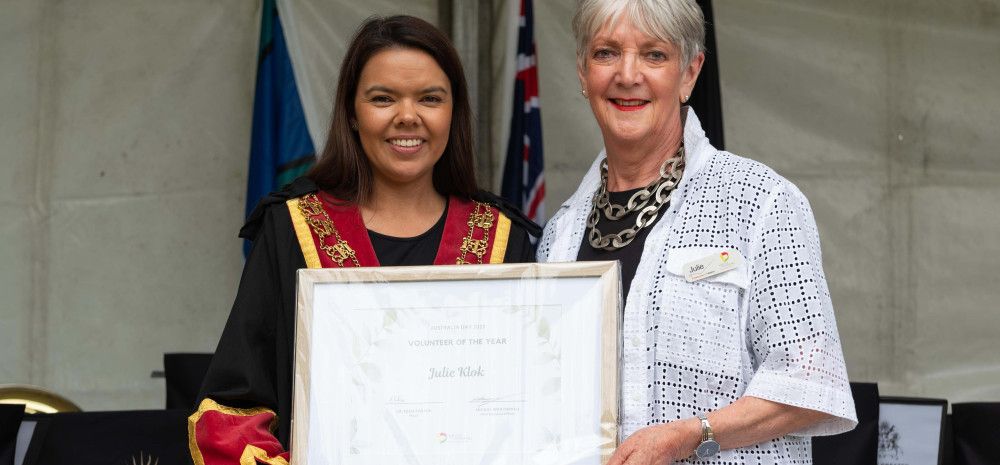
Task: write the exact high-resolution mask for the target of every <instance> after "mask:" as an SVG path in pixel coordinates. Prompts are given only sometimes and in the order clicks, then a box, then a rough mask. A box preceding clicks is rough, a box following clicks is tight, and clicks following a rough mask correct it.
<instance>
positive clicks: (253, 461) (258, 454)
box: [240, 444, 288, 465]
mask: <svg viewBox="0 0 1000 465" xmlns="http://www.w3.org/2000/svg"><path fill="white" fill-rule="evenodd" d="M258 461H260V462H264V463H266V464H268V465H288V461H287V460H285V458H284V457H278V456H275V457H271V456H269V455H267V451H265V450H264V449H261V448H260V447H257V446H254V445H251V444H247V446H246V447H245V448H243V455H241V456H240V465H257V462H258Z"/></svg>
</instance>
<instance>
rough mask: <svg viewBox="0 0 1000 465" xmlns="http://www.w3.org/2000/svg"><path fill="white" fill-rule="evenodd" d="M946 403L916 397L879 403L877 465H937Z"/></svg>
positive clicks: (890, 399) (940, 454) (884, 400)
mask: <svg viewBox="0 0 1000 465" xmlns="http://www.w3.org/2000/svg"><path fill="white" fill-rule="evenodd" d="M947 411H948V401H946V400H944V399H922V398H915V397H887V396H883V397H881V398H880V399H879V425H878V463H879V465H940V464H941V463H943V461H942V459H943V457H944V454H942V447H941V445H942V443H943V441H944V433H945V429H944V419H945V415H946V414H947Z"/></svg>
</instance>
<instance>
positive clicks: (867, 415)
mask: <svg viewBox="0 0 1000 465" xmlns="http://www.w3.org/2000/svg"><path fill="white" fill-rule="evenodd" d="M851 394H852V395H853V396H854V408H855V409H856V410H857V413H858V426H857V427H856V428H854V429H853V430H851V431H848V432H846V433H843V434H838V435H835V436H818V437H814V438H813V439H812V452H813V464H814V465H847V464H850V465H865V464H871V465H875V464H876V463H878V411H879V404H878V403H879V395H878V385H877V384H875V383H851Z"/></svg>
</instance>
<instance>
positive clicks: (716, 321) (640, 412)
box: [538, 107, 857, 464]
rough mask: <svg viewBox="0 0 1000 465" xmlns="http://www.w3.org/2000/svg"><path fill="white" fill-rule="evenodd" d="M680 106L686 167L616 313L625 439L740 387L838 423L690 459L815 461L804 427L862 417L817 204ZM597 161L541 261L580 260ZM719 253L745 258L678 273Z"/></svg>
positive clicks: (719, 403)
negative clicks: (712, 137)
mask: <svg viewBox="0 0 1000 465" xmlns="http://www.w3.org/2000/svg"><path fill="white" fill-rule="evenodd" d="M683 111H687V117H686V123H685V128H684V147H685V151H686V157H687V158H686V168H685V171H684V176H683V178H682V179H681V182H680V184H679V185H678V187H677V189H676V190H675V191H674V193H673V197H672V198H671V202H670V205H669V206H668V208H667V209H666V211H665V212H663V213H662V215H664V216H663V218H662V219H660V221H658V222H657V223H656V225H654V226H653V229H652V230H651V231H650V233H649V236H648V237H647V239H646V243H645V246H644V248H643V251H642V258H641V260H640V262H639V266H638V268H637V270H636V274H635V279H634V280H633V282H632V288H631V290H630V291H629V294H628V300H627V302H628V303H627V305H626V307H625V310H624V327H623V330H622V331H623V335H624V337H623V341H624V347H623V353H622V361H621V363H622V372H621V373H622V390H621V396H622V397H621V426H622V429H621V437H622V439H624V438H626V437H628V436H629V435H631V434H632V433H634V432H635V431H636V430H638V429H640V428H642V427H644V426H647V425H650V424H655V423H663V422H668V421H673V420H677V419H683V418H690V417H692V416H695V415H697V414H699V413H703V412H709V411H713V410H717V409H719V408H721V407H724V406H726V405H728V404H730V403H732V402H733V401H735V400H736V399H738V398H739V397H741V396H745V395H748V396H754V397H758V398H762V399H767V400H771V401H774V402H779V403H783V404H788V405H794V406H797V407H804V408H808V409H812V410H818V411H821V412H826V413H829V414H831V415H833V419H832V420H831V421H827V422H824V423H821V424H817V425H814V426H812V427H810V428H808V429H806V430H804V431H798V432H796V433H795V435H789V436H785V437H781V438H778V439H775V440H772V441H768V442H765V443H761V444H757V445H754V446H749V447H744V448H739V449H733V450H726V451H722V452H721V453H720V454H719V455H717V456H715V457H713V458H712V459H708V460H699V461H696V463H704V464H734V463H738V464H743V463H746V464H808V463H812V454H811V444H810V440H809V436H814V435H828V434H837V433H841V432H844V431H847V430H850V429H851V428H853V427H854V426H855V425H856V424H857V416H856V414H855V410H854V401H853V398H852V397H851V391H850V386H849V383H848V378H847V370H846V367H845V365H844V357H843V350H842V349H841V344H840V337H839V335H838V333H837V324H836V320H835V318H834V314H833V306H832V304H831V302H830V292H829V290H828V289H827V285H826V278H825V277H824V275H823V266H822V257H821V253H820V245H819V234H818V233H817V230H816V224H815V220H814V219H813V213H812V210H811V208H810V207H809V202H808V201H807V200H806V198H805V196H804V195H803V194H802V192H800V191H799V190H798V188H796V187H795V186H794V185H793V184H792V183H791V182H789V181H788V180H786V179H784V178H782V177H781V176H779V175H778V174H776V173H775V172H774V171H772V170H771V169H770V168H768V167H766V166H764V165H762V164H760V163H757V162H754V161H752V160H748V159H746V158H742V157H738V156H736V155H733V154H731V153H728V152H723V151H719V150H716V149H715V148H714V147H712V145H711V144H710V143H709V141H708V139H707V138H706V137H705V133H704V131H703V130H702V128H701V123H700V122H699V121H698V117H697V116H696V115H695V114H694V111H693V110H691V109H690V108H687V107H685V108H684V110H683ZM604 157H605V153H604V152H603V151H602V152H601V153H600V154H599V155H598V157H597V160H595V161H594V164H593V165H592V166H591V168H590V170H589V171H588V172H587V174H586V175H585V176H584V177H583V181H581V183H580V188H579V189H578V190H577V191H576V193H575V194H573V196H572V197H570V198H569V200H567V201H566V202H565V203H564V204H563V205H562V206H561V207H560V208H559V210H558V211H557V212H556V213H555V214H554V215H553V216H552V219H550V220H549V222H548V224H547V225H546V227H545V233H544V235H543V236H542V239H541V241H540V242H539V247H538V261H539V262H564V261H574V260H575V259H576V256H577V253H578V252H579V249H580V244H581V242H582V240H583V237H584V234H585V233H586V231H585V226H586V219H587V215H588V214H589V213H590V210H591V205H592V197H593V195H594V192H595V191H596V190H597V188H598V185H599V183H600V174H599V172H598V166H599V163H600V160H602V159H603V158H604ZM723 250H726V251H736V252H739V254H740V255H742V257H745V259H744V262H743V264H742V265H740V266H739V267H738V268H736V269H733V270H731V271H727V272H725V273H722V274H718V275H715V276H712V277H709V278H706V279H703V280H700V281H695V282H692V283H689V282H687V281H686V280H685V278H684V275H683V265H684V264H686V263H688V262H691V261H693V260H697V259H700V258H703V257H705V256H707V255H709V254H712V253H719V252H720V251H723ZM689 460H694V459H689Z"/></svg>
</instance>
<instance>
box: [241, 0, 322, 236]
mask: <svg viewBox="0 0 1000 465" xmlns="http://www.w3.org/2000/svg"><path fill="white" fill-rule="evenodd" d="M275 1H276V0H264V2H263V8H262V10H263V13H262V14H261V23H260V48H259V50H258V55H257V86H256V89H255V91H254V102H253V133H252V136H251V142H250V173H249V176H248V179H247V203H246V214H247V216H249V215H250V212H252V211H253V209H254V207H255V206H256V205H257V202H258V201H259V200H260V199H261V198H262V197H264V196H265V195H267V194H268V193H269V192H272V191H276V190H278V189H280V188H281V187H282V186H284V185H285V184H288V183H290V182H292V181H293V180H294V179H295V178H297V177H299V176H300V175H302V174H303V173H305V172H306V170H308V169H309V167H311V166H312V165H313V163H314V162H315V160H316V150H315V148H313V143H312V139H310V138H309V128H308V126H306V119H305V113H304V112H303V110H302V102H301V100H300V99H299V91H298V88H297V87H296V86H295V74H294V73H293V72H292V60H291V58H290V57H289V55H288V47H287V45H286V42H285V34H284V31H283V30H282V27H281V20H280V19H279V18H278V8H277V4H276V3H275ZM247 245H248V246H247V247H246V248H245V249H244V251H246V252H249V250H250V249H249V242H248V243H247Z"/></svg>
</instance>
